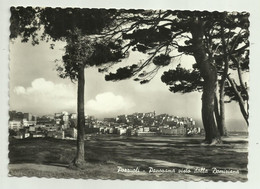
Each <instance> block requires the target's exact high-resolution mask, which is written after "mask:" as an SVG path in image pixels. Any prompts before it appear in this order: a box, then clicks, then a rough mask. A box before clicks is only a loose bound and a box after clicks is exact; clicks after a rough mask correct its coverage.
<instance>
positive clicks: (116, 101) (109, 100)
mask: <svg viewBox="0 0 260 189" xmlns="http://www.w3.org/2000/svg"><path fill="white" fill-rule="evenodd" d="M134 105H135V104H134V103H133V102H131V101H130V100H128V99H124V98H123V97H122V96H120V95H115V94H114V93H112V92H105V93H101V94H98V95H96V97H95V99H94V100H93V99H91V100H89V101H87V104H86V108H87V109H88V110H90V111H95V112H98V113H112V112H117V111H121V110H127V109H129V108H132V107H133V106H134Z"/></svg>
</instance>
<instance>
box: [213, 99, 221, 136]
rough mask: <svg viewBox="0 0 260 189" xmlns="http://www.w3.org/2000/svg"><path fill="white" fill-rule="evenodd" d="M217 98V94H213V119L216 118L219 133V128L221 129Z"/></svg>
mask: <svg viewBox="0 0 260 189" xmlns="http://www.w3.org/2000/svg"><path fill="white" fill-rule="evenodd" d="M218 103H219V101H218V98H217V94H215V99H214V113H215V119H216V122H217V128H218V131H219V133H220V130H221V116H220V113H219V107H218Z"/></svg>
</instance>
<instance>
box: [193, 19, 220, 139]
mask: <svg viewBox="0 0 260 189" xmlns="http://www.w3.org/2000/svg"><path fill="white" fill-rule="evenodd" d="M203 31H204V30H203V22H202V21H200V20H199V18H197V19H196V18H195V20H194V24H193V26H192V28H191V34H192V37H193V53H194V54H193V55H194V58H195V60H196V62H197V64H198V67H199V69H200V73H201V76H202V78H203V80H204V84H203V94H202V110H201V112H202V122H203V126H204V129H205V142H206V143H210V144H211V143H218V142H220V135H219V132H218V129H217V127H216V121H215V117H214V108H215V103H214V102H215V95H216V88H217V70H216V67H215V65H213V64H212V61H211V60H210V59H209V57H208V55H207V53H206V49H205V45H204V42H203V36H204V32H203Z"/></svg>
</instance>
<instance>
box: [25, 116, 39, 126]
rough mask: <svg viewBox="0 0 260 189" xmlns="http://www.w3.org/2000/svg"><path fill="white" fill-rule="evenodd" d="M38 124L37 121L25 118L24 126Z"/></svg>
mask: <svg viewBox="0 0 260 189" xmlns="http://www.w3.org/2000/svg"><path fill="white" fill-rule="evenodd" d="M33 125H36V121H28V120H26V119H25V118H24V119H23V126H24V127H29V126H33Z"/></svg>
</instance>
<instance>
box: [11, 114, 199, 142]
mask: <svg viewBox="0 0 260 189" xmlns="http://www.w3.org/2000/svg"><path fill="white" fill-rule="evenodd" d="M9 133H10V136H11V137H14V138H16V139H24V138H28V137H31V138H39V137H52V138H57V139H68V140H75V139H76V138H77V114H76V113H68V112H66V111H63V112H61V113H55V114H54V115H45V116H35V115H32V114H31V113H23V112H16V111H9ZM85 134H86V136H87V135H93V134H96V135H126V136H158V135H170V136H192V135H201V134H203V129H201V128H200V127H198V126H196V123H195V121H194V120H193V119H192V118H189V117H178V116H172V115H168V114H160V115H156V113H155V112H148V113H133V114H130V115H118V116H117V117H111V118H104V119H103V120H98V119H96V118H95V117H94V116H89V115H86V116H85Z"/></svg>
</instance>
